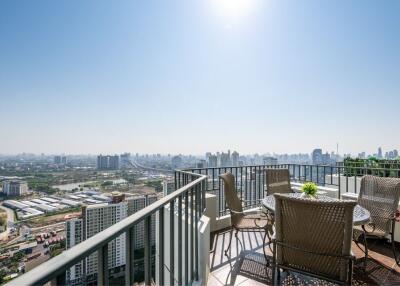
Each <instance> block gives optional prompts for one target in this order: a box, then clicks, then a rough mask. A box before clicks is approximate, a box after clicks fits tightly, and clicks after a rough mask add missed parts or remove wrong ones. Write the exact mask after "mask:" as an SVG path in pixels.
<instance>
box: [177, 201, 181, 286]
mask: <svg viewBox="0 0 400 286" xmlns="http://www.w3.org/2000/svg"><path fill="white" fill-rule="evenodd" d="M178 285H179V286H180V285H182V196H179V197H178Z"/></svg>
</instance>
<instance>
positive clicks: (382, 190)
mask: <svg viewBox="0 0 400 286" xmlns="http://www.w3.org/2000/svg"><path fill="white" fill-rule="evenodd" d="M399 197H400V179H398V178H382V177H376V176H370V175H367V176H364V177H363V178H362V179H361V188H360V195H359V198H358V203H359V205H361V206H362V207H363V208H365V209H367V210H368V211H369V212H370V213H371V222H370V225H371V226H372V227H373V229H374V232H375V233H382V235H386V234H388V233H389V232H390V231H391V227H392V225H391V224H392V221H393V218H394V215H395V213H396V210H397V208H398V205H399Z"/></svg>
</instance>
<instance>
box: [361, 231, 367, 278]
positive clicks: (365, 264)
mask: <svg viewBox="0 0 400 286" xmlns="http://www.w3.org/2000/svg"><path fill="white" fill-rule="evenodd" d="M362 236H363V240H364V253H365V258H364V271H365V270H366V269H367V259H368V245H367V235H366V233H365V232H364V233H363V235H362Z"/></svg>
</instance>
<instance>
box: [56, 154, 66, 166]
mask: <svg viewBox="0 0 400 286" xmlns="http://www.w3.org/2000/svg"><path fill="white" fill-rule="evenodd" d="M54 164H57V165H61V164H64V165H65V164H67V157H66V156H54Z"/></svg>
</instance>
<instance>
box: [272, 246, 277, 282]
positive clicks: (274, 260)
mask: <svg viewBox="0 0 400 286" xmlns="http://www.w3.org/2000/svg"><path fill="white" fill-rule="evenodd" d="M274 246H275V245H274ZM275 249H276V247H273V251H272V265H271V273H272V275H271V284H272V285H277V284H276V281H275V274H276V272H275V271H276V253H275Z"/></svg>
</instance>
